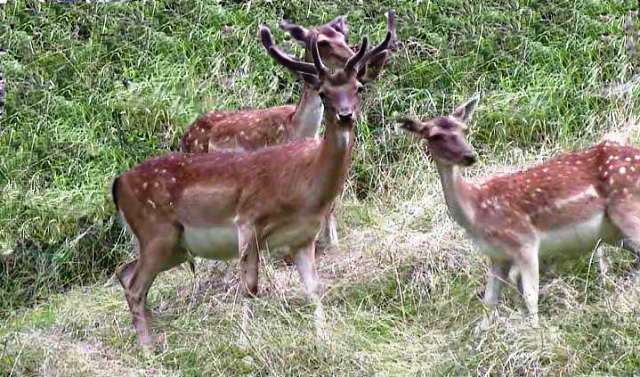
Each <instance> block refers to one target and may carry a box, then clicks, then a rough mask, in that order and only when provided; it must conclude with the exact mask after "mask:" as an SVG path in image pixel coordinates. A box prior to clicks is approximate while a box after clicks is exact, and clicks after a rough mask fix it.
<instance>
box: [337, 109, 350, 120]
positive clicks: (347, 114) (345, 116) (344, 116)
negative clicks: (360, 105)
mask: <svg viewBox="0 0 640 377" xmlns="http://www.w3.org/2000/svg"><path fill="white" fill-rule="evenodd" d="M338 119H340V121H341V122H349V121H351V120H352V119H353V113H352V112H350V111H345V112H340V113H338Z"/></svg>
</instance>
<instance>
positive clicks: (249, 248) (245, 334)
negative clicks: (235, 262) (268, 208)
mask: <svg viewBox="0 0 640 377" xmlns="http://www.w3.org/2000/svg"><path fill="white" fill-rule="evenodd" d="M238 254H239V255H240V266H239V267H240V286H239V288H240V294H241V295H242V325H241V326H242V328H241V331H242V334H240V344H241V345H247V344H248V342H249V323H250V321H251V317H252V313H251V308H250V299H251V298H253V297H255V296H257V295H258V268H259V264H260V260H259V253H258V242H257V239H256V233H255V231H254V229H253V227H251V226H248V225H242V226H239V227H238Z"/></svg>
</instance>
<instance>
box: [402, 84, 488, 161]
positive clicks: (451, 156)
mask: <svg viewBox="0 0 640 377" xmlns="http://www.w3.org/2000/svg"><path fill="white" fill-rule="evenodd" d="M479 99H480V97H479V96H478V95H475V96H473V97H471V98H470V99H468V100H467V101H465V102H464V103H463V104H461V105H460V106H458V107H456V108H455V109H454V110H453V112H451V114H449V115H447V116H439V117H436V118H431V119H426V120H423V121H421V120H418V119H415V118H401V119H399V120H398V122H399V125H400V127H401V128H403V129H404V130H406V131H409V132H412V133H414V134H416V135H418V136H420V137H421V138H422V139H424V140H426V142H427V149H428V150H429V153H430V154H431V156H432V157H433V158H434V159H435V160H436V161H438V162H439V163H442V164H445V165H461V166H470V165H473V164H474V163H475V161H476V156H475V153H474V151H473V148H472V147H471V146H470V145H469V144H468V143H467V141H466V137H465V131H466V130H467V123H468V122H469V121H470V120H471V118H472V117H473V113H474V111H475V108H476V105H477V104H478V101H479Z"/></svg>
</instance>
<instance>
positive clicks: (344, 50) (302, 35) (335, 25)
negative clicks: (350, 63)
mask: <svg viewBox="0 0 640 377" xmlns="http://www.w3.org/2000/svg"><path fill="white" fill-rule="evenodd" d="M280 28H281V29H282V30H284V31H286V32H287V33H288V34H289V35H290V36H291V37H292V38H293V39H295V40H296V41H297V42H299V43H300V44H302V45H303V46H304V47H307V46H309V45H310V42H311V38H312V37H313V36H314V35H315V36H317V39H318V50H319V51H320V56H322V58H323V61H324V62H325V64H327V65H328V66H329V67H330V68H338V67H342V66H343V65H344V62H346V61H347V60H348V59H349V58H350V57H351V56H353V51H352V50H351V47H350V46H349V43H348V40H349V37H348V32H349V26H348V25H347V16H338V17H336V18H334V19H333V20H331V21H329V22H327V23H326V24H323V25H320V26H317V27H315V28H310V29H308V28H306V27H304V26H302V25H297V24H294V23H292V22H290V21H287V20H282V22H280ZM305 60H306V61H308V62H312V61H313V57H312V56H311V51H310V50H309V49H307V51H306V55H305Z"/></svg>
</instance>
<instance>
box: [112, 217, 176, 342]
mask: <svg viewBox="0 0 640 377" xmlns="http://www.w3.org/2000/svg"><path fill="white" fill-rule="evenodd" d="M161 234H162V238H156V239H153V240H151V241H149V242H145V243H143V246H142V247H141V248H140V256H139V258H138V259H137V260H136V262H135V265H134V263H133V262H130V263H128V264H126V265H125V266H124V267H123V268H121V269H120V271H119V274H118V277H119V279H120V282H121V284H122V285H123V287H124V291H125V298H126V299H127V303H128V304H129V311H130V312H131V316H132V321H133V325H134V327H135V329H136V332H137V333H138V340H139V342H140V344H141V345H142V346H143V347H145V348H146V349H148V348H149V347H151V346H152V345H153V338H152V336H151V332H150V331H149V322H150V320H151V313H150V312H149V311H147V309H146V307H145V306H146V301H147V293H148V292H149V288H151V285H152V284H153V281H154V280H155V278H156V276H157V275H158V274H159V273H160V272H162V271H164V270H167V269H169V268H171V267H173V266H175V265H177V264H179V263H181V262H183V261H184V259H185V255H184V253H183V252H179V251H178V250H177V249H176V240H177V232H176V231H175V229H168V230H166V231H165V232H163V233H161ZM177 251H178V252H177Z"/></svg>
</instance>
